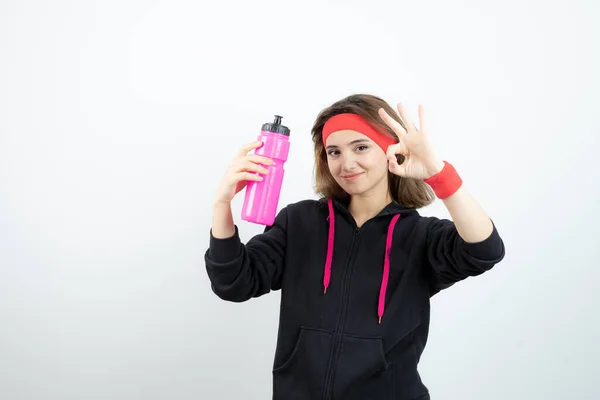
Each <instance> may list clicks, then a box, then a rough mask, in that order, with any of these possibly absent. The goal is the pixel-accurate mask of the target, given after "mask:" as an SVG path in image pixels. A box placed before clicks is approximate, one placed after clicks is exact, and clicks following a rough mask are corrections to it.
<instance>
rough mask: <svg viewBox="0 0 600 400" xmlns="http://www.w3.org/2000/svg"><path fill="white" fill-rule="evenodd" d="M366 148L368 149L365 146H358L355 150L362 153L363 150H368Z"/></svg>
mask: <svg viewBox="0 0 600 400" xmlns="http://www.w3.org/2000/svg"><path fill="white" fill-rule="evenodd" d="M368 148H369V146H365V145H360V146H358V147H357V149H358V150H359V151H363V150H366V149H368Z"/></svg>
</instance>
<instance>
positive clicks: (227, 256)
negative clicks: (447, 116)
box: [208, 225, 241, 264]
mask: <svg viewBox="0 0 600 400" xmlns="http://www.w3.org/2000/svg"><path fill="white" fill-rule="evenodd" d="M209 245H210V246H209V249H208V258H209V259H211V260H212V261H213V262H215V263H219V264H224V263H228V262H231V261H233V260H235V259H236V258H237V257H239V255H240V245H241V241H240V235H239V231H238V227H237V225H235V233H234V234H233V236H230V237H228V238H223V239H221V238H216V237H214V236H213V234H212V228H211V230H210V243H209Z"/></svg>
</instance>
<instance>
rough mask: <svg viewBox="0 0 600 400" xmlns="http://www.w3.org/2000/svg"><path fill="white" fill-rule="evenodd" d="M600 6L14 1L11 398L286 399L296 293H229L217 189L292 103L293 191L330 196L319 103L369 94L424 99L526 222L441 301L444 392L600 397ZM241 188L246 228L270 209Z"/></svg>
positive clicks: (504, 226)
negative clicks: (274, 386)
mask: <svg viewBox="0 0 600 400" xmlns="http://www.w3.org/2000/svg"><path fill="white" fill-rule="evenodd" d="M599 11H600V8H599V7H598V4H597V2H595V1H592V0H589V1H583V0H570V1H564V0H557V1H552V2H548V1H533V0H519V1H516V0H506V1H502V2H498V1H491V0H489V1H475V0H471V1H456V0H444V1H441V0H439V1H383V0H371V1H369V2H365V1H348V0H345V1H341V0H335V1H334V0H328V1H324V0H319V1H316V0H312V1H308V0H306V1H301V2H300V1H296V2H284V1H265V0H255V1H241V0H238V1H215V2H212V3H211V2H205V1H190V0H169V1H164V0H163V1H139V0H138V1H125V0H119V1H116V0H110V1H107V0H103V1H99V0H98V1H89V0H88V1H74V0H72V1H52V2H46V1H16V0H2V2H1V3H0V398H1V399H3V400H17V399H19V400H20V399H28V400H29V399H31V400H33V399H57V400H59V399H60V400H70V399H78V400H79V399H86V400H98V399H111V400H133V399H142V400H154V399H169V400H170V399H177V400H187V399H242V398H243V399H268V398H270V396H271V368H272V362H273V352H274V348H275V339H276V334H277V320H278V304H279V303H278V302H279V299H280V294H279V293H278V292H275V293H270V294H269V295H266V296H264V297H261V298H259V299H253V300H252V301H249V302H246V303H243V304H233V303H227V302H224V301H221V300H220V299H218V298H217V297H216V296H215V295H214V294H213V293H212V292H211V289H210V283H209V281H208V278H207V275H206V270H205V265H204V260H203V256H204V252H205V251H206V249H207V246H208V234H209V229H210V223H211V208H212V200H213V194H214V191H215V189H216V187H217V185H218V183H219V181H220V179H221V177H222V175H223V173H224V171H225V168H226V166H227V164H228V162H229V160H230V159H231V157H232V156H233V155H234V154H235V152H236V151H237V150H238V148H239V147H240V146H241V145H242V144H244V143H246V142H250V141H252V140H254V139H255V138H256V136H257V135H258V133H259V130H260V127H261V125H262V124H263V123H264V122H267V121H271V120H272V119H273V115H275V114H279V115H282V116H283V123H285V124H286V125H287V126H289V127H290V129H291V131H292V134H291V138H290V139H291V142H292V147H291V152H290V157H289V161H288V163H287V164H286V177H285V182H284V187H283V191H282V194H281V200H280V204H279V207H280V208H281V207H283V206H285V205H286V204H289V203H292V202H296V201H299V200H302V199H305V198H313V197H315V195H314V193H313V189H312V185H313V175H312V173H313V160H312V143H311V138H310V128H311V125H312V123H313V121H314V118H315V117H316V115H317V114H318V112H319V111H320V110H321V109H322V108H324V107H326V106H328V105H329V104H331V103H332V102H334V101H336V100H338V99H340V98H342V97H345V96H347V95H349V94H353V93H371V94H376V95H378V96H381V97H383V98H385V99H386V100H387V101H388V102H389V103H390V104H392V106H395V105H396V104H397V103H398V102H403V103H404V104H406V106H407V108H408V110H409V112H410V113H411V115H412V117H413V120H414V121H415V122H416V121H417V118H418V115H417V106H418V104H424V106H425V109H426V111H427V113H428V116H429V122H430V127H431V135H432V140H433V142H434V145H435V146H436V149H437V150H438V152H439V153H440V155H441V156H442V157H444V158H445V159H447V160H449V161H451V162H452V163H453V164H454V165H455V166H456V168H457V169H458V170H459V172H460V174H461V176H462V177H463V179H464V181H465V185H466V186H467V188H468V189H469V191H471V193H472V194H473V195H474V196H475V197H476V198H477V200H478V201H479V202H480V203H481V204H482V205H483V206H484V208H485V209H486V210H487V211H488V212H489V214H490V215H491V216H492V218H493V219H494V221H495V222H496V224H497V227H498V229H499V231H500V233H501V235H502V237H503V239H504V240H505V244H506V249H507V253H506V258H505V259H504V261H502V263H501V264H499V265H497V266H496V268H494V269H493V270H492V271H491V272H489V273H487V274H484V275H483V276H481V277H478V278H475V279H468V280H466V281H464V282H462V283H460V284H458V285H455V286H454V287H452V288H451V289H449V290H447V291H445V292H443V293H441V294H439V295H437V296H436V297H435V298H434V299H433V301H432V312H433V316H432V323H431V336H430V340H429V343H428V346H427V347H426V349H425V353H424V354H423V358H422V361H421V363H420V365H419V370H420V372H421V375H422V378H423V381H424V382H425V384H426V385H427V386H428V387H429V389H430V391H431V394H432V398H434V399H444V400H446V399H460V400H467V399H469V400H470V399H473V400H475V399H477V400H480V399H485V400H506V399H511V400H512V399H527V400H532V399H540V400H542V399H543V400H550V399H552V400H554V399H556V400H564V399H586V400H587V399H589V400H594V399H598V398H600V386H598V384H597V376H598V373H600V344H599V338H600V312H599V311H598V307H599V306H600V300H599V297H598V292H597V285H598V282H599V280H600V273H599V272H598V271H599V269H600V262H599V261H598V256H599V255H600V251H599V250H598V248H599V244H600V243H599V239H598V238H599V235H600V229H599V228H598V224H599V222H600V221H599V217H598V214H599V211H600V210H599V206H598V205H599V204H600V198H599V188H600V176H599V175H600V174H599V172H598V163H599V160H598V150H599V144H600V141H599V140H598V135H599V134H600V122H598V114H597V113H598V106H599V105H600V103H599V101H598V92H599V91H600V79H599V78H598V71H599V70H600V57H599V52H598V38H599V37H600V28H598V25H597V21H598V18H599V17H600V15H599V14H600V13H599ZM242 200H243V196H242V195H240V196H238V197H237V198H236V200H235V201H234V204H233V206H234V214H235V218H236V222H237V223H238V225H239V229H240V232H241V235H242V239H243V240H244V241H246V240H248V239H249V238H250V237H251V236H252V235H254V234H257V233H259V232H261V231H262V229H263V228H262V227H261V226H258V225H253V224H249V223H245V222H243V221H241V220H240V218H239V214H240V209H241V204H242ZM421 213H422V214H423V215H436V216H439V217H449V215H448V213H447V211H446V209H445V208H444V206H443V203H442V202H441V201H439V200H438V201H436V202H435V203H434V204H433V205H432V206H429V207H427V208H425V209H422V210H421Z"/></svg>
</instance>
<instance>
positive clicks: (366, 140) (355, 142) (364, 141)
mask: <svg viewBox="0 0 600 400" xmlns="http://www.w3.org/2000/svg"><path fill="white" fill-rule="evenodd" d="M368 142H370V140H369V139H356V140H353V141H351V142H350V143H348V145H353V144H357V143H368ZM335 147H338V146H336V145H334V144H330V145H329V146H327V147H326V149H333V148H335Z"/></svg>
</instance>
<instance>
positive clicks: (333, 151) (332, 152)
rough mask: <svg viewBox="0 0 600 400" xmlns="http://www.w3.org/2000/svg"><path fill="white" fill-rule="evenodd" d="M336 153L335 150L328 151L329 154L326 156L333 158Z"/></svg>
mask: <svg viewBox="0 0 600 400" xmlns="http://www.w3.org/2000/svg"><path fill="white" fill-rule="evenodd" d="M337 153H338V151H337V150H329V152H328V153H327V154H328V155H330V156H332V157H333V156H335V155H337Z"/></svg>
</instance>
